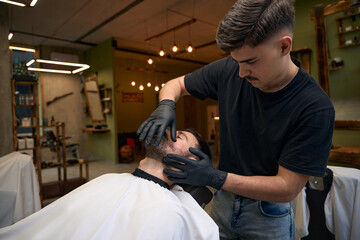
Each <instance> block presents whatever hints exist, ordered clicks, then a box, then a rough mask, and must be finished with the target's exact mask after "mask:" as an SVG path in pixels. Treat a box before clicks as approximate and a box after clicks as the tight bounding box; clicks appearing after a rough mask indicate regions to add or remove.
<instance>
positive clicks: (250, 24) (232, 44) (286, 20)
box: [216, 0, 295, 52]
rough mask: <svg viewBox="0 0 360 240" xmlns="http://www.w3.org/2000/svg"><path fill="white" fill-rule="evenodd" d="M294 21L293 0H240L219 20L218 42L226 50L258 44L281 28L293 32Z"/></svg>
mask: <svg viewBox="0 0 360 240" xmlns="http://www.w3.org/2000/svg"><path fill="white" fill-rule="evenodd" d="M294 24H295V9H294V0H238V1H237V2H236V3H235V4H234V5H233V6H232V8H231V9H230V10H229V12H228V13H227V14H226V16H225V17H224V19H223V20H222V21H221V22H220V24H219V27H218V29H217V33H216V42H217V44H218V46H219V48H221V49H222V50H224V51H227V52H231V51H233V50H235V49H237V48H241V47H242V46H244V45H248V46H251V47H256V46H257V45H259V44H261V43H263V42H264V41H266V40H268V39H269V38H271V37H272V36H274V35H275V34H276V33H278V32H279V31H280V30H283V29H285V28H286V29H288V30H290V31H291V32H293V31H294Z"/></svg>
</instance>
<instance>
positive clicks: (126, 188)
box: [0, 173, 219, 240]
mask: <svg viewBox="0 0 360 240" xmlns="http://www.w3.org/2000/svg"><path fill="white" fill-rule="evenodd" d="M0 239H7V240H10V239H16V240H18V239H52V240H54V239H61V240H63V239H67V240H69V239H76V240H79V239H99V240H100V239H101V240H103V239H131V240H133V239H141V240H143V239H152V240H161V239H164V240H169V239H184V240H189V239H219V230H218V227H217V225H216V224H215V222H214V221H213V220H212V219H211V218H210V217H209V216H208V214H207V213H206V212H205V211H204V210H203V209H202V208H201V207H200V206H199V205H198V203H197V202H196V201H195V200H194V199H193V198H192V197H191V195H190V194H188V193H187V192H185V191H184V190H183V189H182V188H181V187H180V186H177V185H176V186H175V187H174V188H173V189H172V190H171V191H169V190H168V189H166V188H164V187H161V186H160V185H159V184H157V183H155V182H152V181H149V180H146V179H143V178H139V177H136V176H134V175H132V174H130V173H124V174H105V175H103V176H100V177H98V178H96V179H94V180H92V181H90V182H88V183H86V184H84V185H82V186H81V187H79V188H77V189H75V190H74V191H72V192H70V193H69V194H67V195H65V196H64V197H62V198H60V199H58V200H56V201H55V202H53V203H52V204H50V205H48V206H46V207H45V208H43V209H42V210H40V211H38V212H36V213H34V214H33V215H31V216H29V217H27V218H25V219H23V220H21V221H19V222H17V223H15V224H14V225H11V226H8V227H5V228H2V229H0Z"/></svg>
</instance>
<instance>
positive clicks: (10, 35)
mask: <svg viewBox="0 0 360 240" xmlns="http://www.w3.org/2000/svg"><path fill="white" fill-rule="evenodd" d="M13 36H14V34H13V33H12V32H10V33H9V36H8V39H9V41H10V40H11V39H12V38H13Z"/></svg>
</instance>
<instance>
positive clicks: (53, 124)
mask: <svg viewBox="0 0 360 240" xmlns="http://www.w3.org/2000/svg"><path fill="white" fill-rule="evenodd" d="M50 124H51V126H55V125H56V121H55V118H54V116H52V117H51V122H50Z"/></svg>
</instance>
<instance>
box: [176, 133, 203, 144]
mask: <svg viewBox="0 0 360 240" xmlns="http://www.w3.org/2000/svg"><path fill="white" fill-rule="evenodd" d="M177 134H178V135H179V136H183V137H184V139H182V140H183V141H185V142H186V143H187V144H188V145H189V147H195V146H196V145H197V144H198V141H197V139H196V137H195V136H194V134H192V133H191V132H187V131H177Z"/></svg>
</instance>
